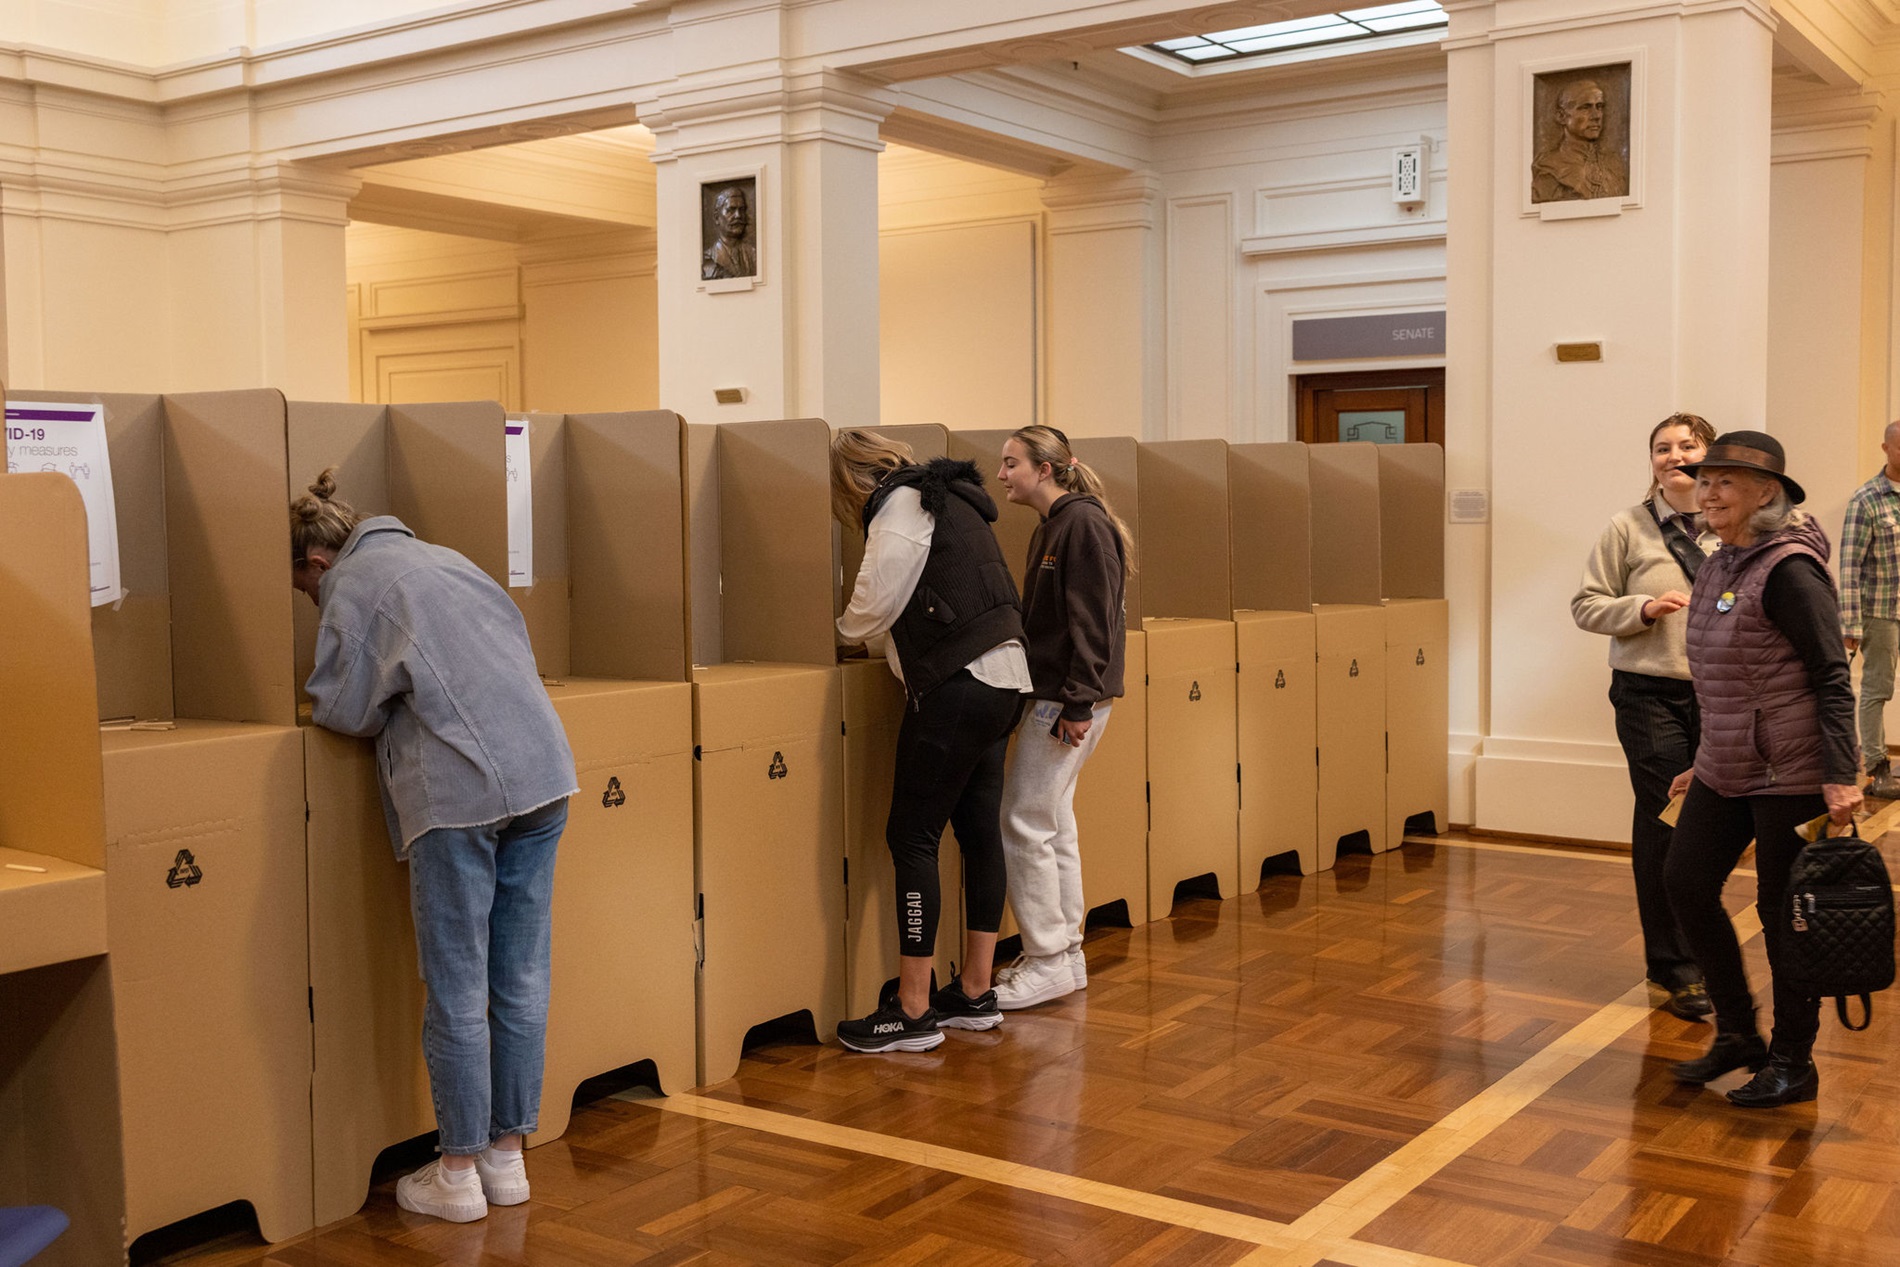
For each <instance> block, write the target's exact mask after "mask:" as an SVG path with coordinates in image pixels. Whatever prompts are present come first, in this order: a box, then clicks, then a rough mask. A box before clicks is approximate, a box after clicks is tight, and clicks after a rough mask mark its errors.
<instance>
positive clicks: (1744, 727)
mask: <svg viewBox="0 0 1900 1267" xmlns="http://www.w3.org/2000/svg"><path fill="white" fill-rule="evenodd" d="M1786 468H1787V459H1786V456H1785V455H1784V453H1783V452H1782V448H1781V443H1780V442H1779V441H1778V440H1776V439H1775V438H1774V437H1773V436H1769V435H1766V434H1764V433H1762V432H1759V431H1730V432H1728V433H1726V434H1724V435H1720V436H1717V437H1716V439H1715V443H1714V444H1712V445H1710V446H1709V449H1708V452H1707V453H1706V454H1705V455H1704V456H1703V458H1702V460H1701V461H1700V462H1697V463H1694V464H1692V465H1691V466H1687V467H1684V468H1683V469H1685V470H1694V472H1695V476H1696V500H1697V504H1698V505H1699V506H1700V507H1701V509H1702V514H1703V516H1704V520H1705V522H1706V523H1707V525H1708V528H1709V530H1710V531H1711V532H1713V533H1715V535H1716V536H1717V537H1718V538H1720V539H1721V542H1722V545H1721V548H1720V549H1718V550H1717V551H1716V552H1715V554H1714V555H1712V556H1711V557H1710V558H1709V560H1708V562H1707V563H1705V564H1704V565H1703V566H1702V567H1701V569H1700V570H1699V571H1698V573H1697V575H1696V582H1695V590H1694V593H1693V594H1692V595H1691V597H1690V600H1689V630H1688V649H1689V670H1690V673H1691V675H1692V676H1693V678H1694V680H1695V688H1696V699H1697V702H1698V704H1699V706H1700V709H1701V713H1702V739H1701V743H1700V744H1699V745H1698V746H1697V748H1696V755H1695V766H1694V768H1693V769H1692V770H1690V771H1686V772H1684V773H1683V774H1682V775H1681V776H1679V777H1678V778H1677V779H1676V783H1675V786H1674V787H1673V788H1672V789H1671V791H1672V792H1686V796H1685V799H1684V801H1683V806H1682V814H1681V817H1680V818H1679V819H1678V820H1677V823H1676V833H1675V840H1674V842H1673V843H1672V844H1671V846H1670V851H1669V861H1668V865H1667V869H1666V872H1665V881H1666V883H1667V885H1668V889H1669V898H1670V902H1671V904H1672V905H1673V906H1674V908H1675V911H1676V919H1677V921H1678V923H1679V924H1680V925H1681V928H1682V931H1683V934H1684V936H1685V937H1687V938H1688V941H1689V947H1690V950H1691V951H1692V952H1693V953H1694V955H1695V958H1696V961H1697V962H1698V963H1700V964H1701V965H1702V970H1703V973H1704V974H1705V976H1706V978H1707V981H1708V991H1709V997H1710V999H1711V1001H1712V1002H1713V1003H1714V1005H1715V1023H1716V1035H1715V1042H1714V1044H1713V1045H1712V1046H1711V1047H1710V1048H1709V1051H1708V1053H1707V1054H1706V1055H1703V1056H1701V1057H1699V1058H1698V1059H1695V1060H1685V1061H1682V1062H1680V1063H1678V1064H1677V1065H1676V1066H1675V1067H1674V1073H1675V1076H1676V1077H1677V1078H1678V1079H1680V1080H1681V1081H1683V1082H1688V1083H1697V1084H1700V1083H1705V1082H1709V1081H1712V1080H1713V1079H1716V1078H1719V1077H1721V1076H1722V1075H1724V1074H1727V1073H1731V1072H1733V1071H1735V1070H1737V1069H1742V1068H1747V1069H1750V1070H1753V1071H1755V1076H1754V1077H1753V1078H1752V1079H1750V1080H1749V1081H1748V1082H1747V1083H1746V1084H1744V1085H1743V1086H1740V1087H1738V1088H1736V1089H1735V1090H1733V1091H1730V1092H1729V1093H1728V1098H1729V1101H1730V1102H1731V1103H1733V1104H1736V1105H1739V1106H1741V1107H1743V1108H1773V1107H1776V1106H1778V1105H1783V1104H1796V1103H1800V1102H1802V1101H1805V1100H1812V1099H1814V1097H1815V1095H1816V1093H1817V1090H1818V1088H1819V1075H1818V1074H1817V1072H1816V1070H1815V1067H1814V1061H1813V1059H1812V1053H1813V1049H1814V1036H1815V1033H1816V1031H1817V1030H1818V1029H1819V1026H1820V1016H1821V1001H1820V1000H1819V999H1817V998H1814V997H1812V996H1809V995H1805V994H1802V993H1800V992H1799V991H1798V990H1797V989H1796V988H1795V987H1793V986H1790V985H1788V984H1787V983H1786V981H1785V977H1784V973H1783V971H1782V955H1783V953H1784V943H1785V939H1786V936H1787V933H1786V930H1785V928H1784V921H1785V918H1786V916H1785V912H1784V911H1783V897H1784V895H1785V893H1786V891H1787V885H1788V870H1789V867H1790V866H1791V865H1792V864H1793V862H1794V856H1795V854H1797V853H1799V852H1800V850H1801V846H1802V844H1803V843H1804V842H1803V841H1802V840H1801V838H1800V837H1799V836H1798V835H1796V834H1795V828H1797V827H1798V826H1800V825H1801V824H1802V823H1804V822H1807V821H1808V820H1810V819H1813V818H1817V817H1819V816H1821V815H1822V814H1823V813H1825V814H1826V815H1827V816H1828V817H1829V818H1830V819H1832V821H1833V822H1834V823H1835V824H1836V825H1837V826H1843V827H1844V826H1846V825H1847V824H1848V823H1849V822H1850V821H1851V819H1852V816H1853V812H1854V810H1855V808H1856V807H1857V806H1859V804H1860V800H1861V794H1860V789H1859V788H1858V787H1857V786H1856V775H1857V774H1858V772H1859V760H1860V758H1859V753H1858V751H1857V749H1856V745H1855V735H1854V693H1853V687H1852V685H1851V683H1850V681H1849V678H1848V671H1847V657H1846V653H1845V651H1844V649H1843V648H1842V645H1841V640H1840V610H1839V604H1838V602H1837V601H1836V598H1835V594H1834V583H1833V581H1832V580H1831V579H1830V578H1829V576H1828V572H1827V558H1828V550H1829V547H1828V540H1827V534H1826V533H1824V532H1823V531H1822V530H1821V525H1820V524H1819V523H1818V522H1817V521H1816V520H1815V519H1814V518H1813V516H1811V515H1809V514H1807V513H1806V512H1805V511H1802V510H1800V509H1798V503H1800V502H1801V501H1803V500H1805V498H1806V494H1805V493H1804V492H1803V491H1802V489H1801V486H1800V485H1799V484H1797V483H1795V481H1794V480H1792V479H1790V478H1789V477H1788V474H1787V470H1786ZM1750 840H1753V841H1754V842H1755V871H1756V877H1757V878H1756V882H1755V892H1756V897H1755V906H1756V909H1757V910H1758V911H1760V913H1761V921H1762V927H1763V932H1764V934H1765V936H1766V938H1767V942H1768V969H1769V974H1770V976H1771V977H1772V978H1773V979H1774V1006H1775V1024H1774V1037H1773V1041H1772V1042H1770V1043H1766V1044H1764V1043H1763V1042H1762V1039H1761V1033H1760V1031H1759V1030H1758V1029H1757V1028H1756V1024H1755V1004H1754V997H1753V995H1752V994H1751V993H1750V990H1749V985H1748V974H1747V972H1746V971H1745V970H1744V968H1743V967H1742V951H1741V945H1740V943H1739V942H1738V941H1737V939H1736V936H1735V929H1734V926H1733V925H1732V924H1731V923H1730V922H1729V917H1728V913H1727V912H1726V911H1725V910H1724V909H1723V907H1722V886H1723V884H1724V883H1725V882H1726V881H1727V879H1728V876H1729V873H1730V872H1731V871H1733V870H1734V869H1735V864H1736V862H1737V861H1739V860H1740V858H1741V856H1742V852H1743V851H1744V850H1745V849H1747V848H1748V842H1749V841H1750Z"/></svg>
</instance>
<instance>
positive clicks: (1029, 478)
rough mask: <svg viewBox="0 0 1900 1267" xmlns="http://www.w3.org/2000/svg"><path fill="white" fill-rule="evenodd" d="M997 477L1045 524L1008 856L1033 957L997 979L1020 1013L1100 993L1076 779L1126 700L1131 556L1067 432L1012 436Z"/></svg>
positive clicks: (1036, 547)
mask: <svg viewBox="0 0 1900 1267" xmlns="http://www.w3.org/2000/svg"><path fill="white" fill-rule="evenodd" d="M997 478H998V479H999V480H1001V481H1002V484H1003V488H1004V491H1005V493H1006V494H1007V495H1008V498H1009V500H1010V501H1012V502H1015V503H1017V504H1018V505H1023V506H1028V507H1031V508H1032V509H1034V510H1035V511H1036V513H1037V514H1039V515H1041V516H1042V524H1041V526H1040V527H1038V528H1037V529H1036V532H1035V535H1034V536H1032V537H1031V538H1030V541H1029V559H1028V565H1027V567H1026V568H1025V569H1024V572H1023V636H1024V638H1025V639H1026V640H1027V642H1028V644H1029V676H1030V681H1031V683H1032V688H1031V692H1030V694H1031V696H1032V697H1033V704H1032V705H1031V707H1030V710H1029V713H1028V715H1027V716H1026V717H1025V718H1024V719H1023V722H1022V724H1021V728H1020V730H1019V731H1018V733H1017V736H1016V746H1015V749H1014V750H1013V752H1012V754H1011V756H1010V763H1009V774H1008V776H1007V778H1006V780H1005V783H1004V787H1003V861H1004V864H1005V865H1006V867H1007V868H1008V873H1009V898H1010V905H1011V907H1012V908H1013V909H1014V910H1015V912H1016V923H1017V926H1018V928H1020V929H1021V932H1022V943H1023V953H1022V957H1021V958H1020V959H1018V960H1017V961H1016V962H1015V963H1013V964H1011V965H1009V966H1008V967H1006V968H1004V969H1003V970H1002V972H1000V973H999V974H997V977H996V1002H997V1005H998V1006H999V1007H1001V1008H1002V1009H1003V1010H1005V1011H1013V1010H1016V1009H1019V1008H1026V1007H1034V1006H1035V1005H1037V1004H1038V1003H1047V1002H1049V1001H1050V1000H1052V999H1059V998H1061V997H1062V996H1064V995H1066V994H1071V993H1073V992H1075V991H1076V990H1081V989H1086V988H1087V987H1088V966H1087V964H1086V962H1085V961H1084V959H1083V957H1082V917H1083V915H1084V914H1085V913H1086V911H1087V906H1086V905H1085V903H1084V902H1083V899H1082V855H1081V851H1080V842H1079V840H1078V838H1077V834H1076V826H1075V785H1076V780H1077V779H1078V778H1080V777H1081V773H1082V764H1083V763H1084V762H1085V761H1087V760H1088V756H1089V753H1091V752H1093V751H1094V750H1095V745H1096V744H1097V743H1098V742H1100V740H1101V737H1102V731H1103V729H1104V728H1105V727H1106V726H1107V724H1108V714H1109V708H1110V705H1111V704H1112V703H1113V701H1114V700H1115V699H1116V698H1118V697H1119V696H1120V695H1121V693H1122V656H1123V651H1124V649H1125V647H1126V644H1127V633H1126V625H1127V617H1126V614H1125V612H1124V609H1123V599H1122V587H1123V581H1124V579H1125V578H1126V576H1127V574H1128V559H1129V555H1130V553H1131V551H1130V548H1129V540H1128V529H1127V526H1126V525H1124V524H1123V523H1122V521H1121V520H1120V519H1119V518H1117V517H1116V515H1115V513H1114V512H1113V511H1112V510H1110V509H1109V508H1108V506H1107V505H1106V504H1105V503H1104V502H1103V501H1102V496H1101V493H1102V482H1101V480H1100V479H1099V478H1098V477H1097V476H1096V475H1095V473H1094V472H1093V471H1091V470H1090V469H1089V468H1088V467H1087V466H1086V465H1084V464H1083V463H1081V462H1078V461H1076V459H1075V454H1074V453H1073V452H1071V451H1070V449H1069V439H1068V437H1067V436H1065V435H1063V434H1062V433H1061V432H1060V431H1057V430H1056V429H1055V428H1053V427H1040V426H1037V427H1024V428H1023V429H1022V430H1020V431H1018V432H1016V433H1015V434H1014V435H1013V436H1011V437H1010V438H1009V440H1007V441H1006V442H1005V443H1004V445H1003V461H1002V468H1001V469H1000V470H999V471H998V472H997Z"/></svg>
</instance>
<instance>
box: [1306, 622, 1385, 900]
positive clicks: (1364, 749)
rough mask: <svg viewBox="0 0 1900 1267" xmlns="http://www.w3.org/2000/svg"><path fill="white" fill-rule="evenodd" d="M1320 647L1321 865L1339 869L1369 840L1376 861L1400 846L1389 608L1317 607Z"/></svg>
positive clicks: (1318, 855) (1318, 858)
mask: <svg viewBox="0 0 1900 1267" xmlns="http://www.w3.org/2000/svg"><path fill="white" fill-rule="evenodd" d="M1313 617H1314V631H1315V634H1316V637H1317V641H1318V645H1319V660H1318V670H1319V677H1318V683H1317V690H1316V695H1315V698H1316V702H1317V703H1316V706H1317V716H1318V727H1317V742H1318V747H1319V808H1318V824H1319V826H1318V835H1317V836H1316V838H1315V851H1316V861H1315V865H1316V866H1317V867H1318V868H1319V869H1320V870H1322V871H1324V870H1328V869H1329V868H1331V867H1332V865H1333V862H1334V860H1335V859H1336V858H1337V857H1338V854H1339V842H1340V841H1341V840H1342V839H1343V838H1345V837H1347V836H1351V835H1354V834H1355V833H1357V832H1365V833H1366V839H1367V843H1368V845H1369V847H1370V848H1371V850H1372V852H1373V853H1384V852H1385V851H1386V850H1387V849H1390V848H1391V847H1392V845H1393V844H1394V841H1393V840H1392V838H1391V836H1390V835H1389V834H1388V823H1387V819H1386V813H1385V775H1386V752H1385V746H1386V735H1385V719H1386V700H1385V686H1386V646H1385V608H1383V607H1373V606H1359V605H1353V604H1331V603H1322V604H1319V605H1317V606H1315V607H1314V609H1313Z"/></svg>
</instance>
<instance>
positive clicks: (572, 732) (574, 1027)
mask: <svg viewBox="0 0 1900 1267" xmlns="http://www.w3.org/2000/svg"><path fill="white" fill-rule="evenodd" d="M548 694H549V695H550V696H551V697H552V698H553V700H554V708H555V711H556V712H558V713H559V714H560V715H561V724H562V725H563V726H564V727H565V728H566V730H567V739H568V744H569V746H571V747H572V748H573V750H574V764H575V767H576V770H577V772H578V776H579V780H580V787H581V791H580V795H578V796H576V797H574V798H573V799H572V800H571V801H569V803H568V818H567V829H566V831H565V832H563V833H562V836H561V844H560V854H559V863H558V865H557V866H556V868H555V872H554V963H553V980H552V988H551V1001H550V1003H549V1007H548V1041H547V1069H546V1074H545V1077H544V1079H543V1089H542V1094H541V1115H540V1129H539V1130H537V1131H536V1132H535V1134H534V1135H533V1137H532V1138H531V1139H530V1140H529V1141H528V1142H529V1144H530V1146H534V1145H539V1144H543V1143H546V1142H547V1141H549V1140H552V1139H557V1138H559V1137H560V1135H561V1133H562V1132H563V1131H565V1130H566V1129H567V1123H568V1115H569V1113H570V1112H571V1110H572V1108H573V1103H574V1091H575V1089H576V1088H577V1087H579V1086H580V1084H581V1083H582V1082H584V1081H586V1080H587V1079H588V1078H591V1077H594V1076H595V1075H596V1074H601V1073H605V1072H607V1071H608V1070H610V1069H617V1068H620V1067H621V1066H623V1065H630V1064H633V1063H635V1062H637V1061H641V1060H651V1061H653V1063H654V1068H655V1070H656V1072H657V1073H658V1076H659V1083H660V1087H661V1088H662V1090H664V1091H666V1092H668V1093H673V1092H678V1091H682V1090H684V1089H686V1088H687V1087H689V1086H691V1085H693V1082H694V1079H695V1078H696V1076H697V1072H698V1071H697V1068H696V1064H695V1050H696V1045H697V1041H698V1036H697V1030H696V1021H695V1017H694V999H693V967H694V949H693V893H694V890H693V774H692V764H693V751H692V749H693V693H692V688H691V687H690V686H688V685H687V684H686V683H684V682H665V683H649V684H639V685H633V684H628V683H625V682H610V681H581V680H569V681H567V682H564V683H560V684H558V685H553V684H551V685H550V686H549V688H548Z"/></svg>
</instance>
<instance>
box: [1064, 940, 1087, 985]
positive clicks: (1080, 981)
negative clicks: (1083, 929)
mask: <svg viewBox="0 0 1900 1267" xmlns="http://www.w3.org/2000/svg"><path fill="white" fill-rule="evenodd" d="M1068 958H1069V973H1070V975H1072V976H1073V977H1074V978H1075V988H1076V989H1078V990H1086V989H1088V988H1089V961H1088V958H1087V957H1086V956H1085V955H1083V953H1082V948H1081V947H1080V946H1074V947H1071V948H1070V950H1069V955H1068Z"/></svg>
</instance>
